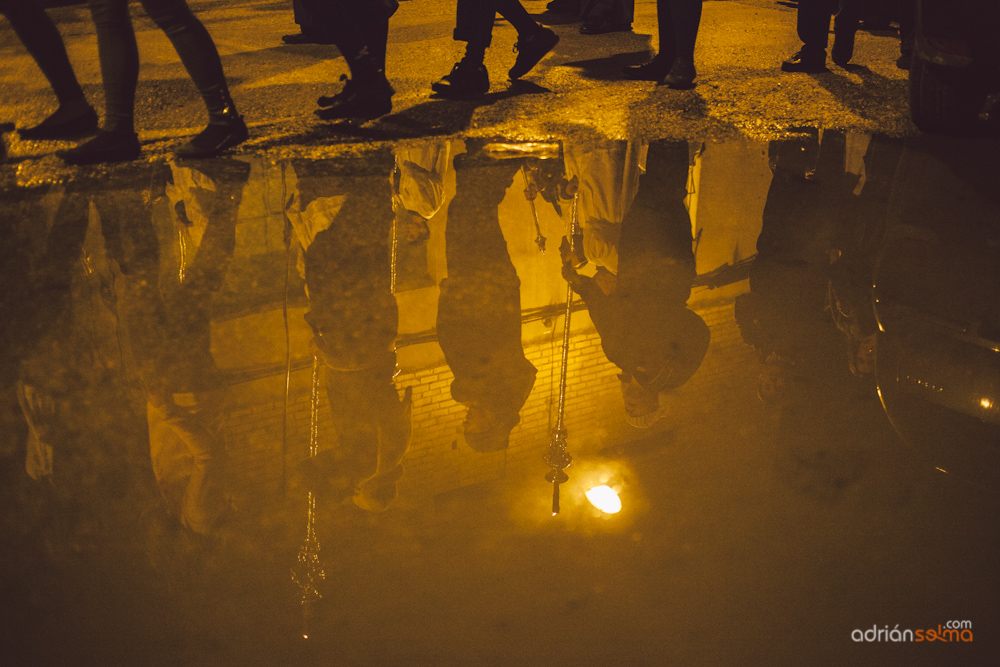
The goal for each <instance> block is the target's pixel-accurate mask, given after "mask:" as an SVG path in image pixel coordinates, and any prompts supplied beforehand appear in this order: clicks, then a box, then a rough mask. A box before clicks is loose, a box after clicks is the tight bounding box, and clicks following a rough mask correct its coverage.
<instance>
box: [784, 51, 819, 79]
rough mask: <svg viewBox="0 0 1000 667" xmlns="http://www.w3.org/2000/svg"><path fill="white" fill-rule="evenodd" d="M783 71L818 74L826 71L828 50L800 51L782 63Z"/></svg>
mask: <svg viewBox="0 0 1000 667" xmlns="http://www.w3.org/2000/svg"><path fill="white" fill-rule="evenodd" d="M781 71H782V72H806V73H808V74H818V73H820V72H826V71H827V69H826V51H823V52H822V53H818V54H812V53H806V52H804V51H799V52H798V53H796V54H795V55H793V56H792V57H791V58H789V59H788V60H786V61H785V62H783V63H781Z"/></svg>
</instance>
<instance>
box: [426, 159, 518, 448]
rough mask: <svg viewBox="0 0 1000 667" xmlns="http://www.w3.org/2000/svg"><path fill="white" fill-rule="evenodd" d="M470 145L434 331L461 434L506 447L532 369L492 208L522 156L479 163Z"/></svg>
mask: <svg viewBox="0 0 1000 667" xmlns="http://www.w3.org/2000/svg"><path fill="white" fill-rule="evenodd" d="M471 150H472V152H470V153H465V154H463V155H459V156H458V157H456V158H455V172H456V177H455V178H456V184H457V190H456V194H455V198H454V199H453V200H452V201H451V204H450V205H449V207H448V227H447V229H446V230H445V242H446V256H447V262H448V278H447V279H445V280H443V281H441V297H440V301H439V302H438V317H437V333H438V342H439V344H440V345H441V350H442V351H443V352H444V356H445V360H446V361H447V362H448V365H449V366H450V367H451V370H452V373H453V374H454V376H455V379H454V381H453V382H452V384H451V395H452V398H454V399H455V400H456V401H457V402H459V403H462V404H463V405H465V406H466V407H468V408H469V410H468V413H467V415H466V420H465V440H466V442H468V443H469V445H470V446H471V447H472V448H473V449H475V450H477V451H483V452H487V451H498V450H501V449H504V448H506V447H507V445H508V442H509V438H510V432H511V430H512V429H513V428H514V426H516V425H517V423H518V422H519V421H520V417H519V413H520V411H521V406H523V405H524V403H525V401H526V400H527V399H528V394H530V393H531V388H532V387H533V386H534V383H535V373H536V370H535V367H534V366H532V365H531V362H529V361H528V360H527V359H526V358H525V356H524V347H523V346H522V344H521V292H520V286H521V281H520V280H519V279H518V277H517V273H516V272H515V270H514V264H513V263H512V262H511V260H510V255H509V254H508V252H507V243H506V241H505V240H504V237H503V233H502V232H501V231H500V219H499V217H498V215H497V207H498V206H499V205H500V202H501V201H503V198H504V194H505V193H506V191H507V188H508V187H509V186H510V185H511V183H512V182H513V179H514V174H516V173H517V170H518V168H519V167H520V162H516V161H506V162H500V163H492V164H482V163H483V162H486V160H485V158H484V157H483V156H481V155H480V154H478V152H477V151H475V149H471ZM476 162H479V163H480V164H478V165H477V164H476Z"/></svg>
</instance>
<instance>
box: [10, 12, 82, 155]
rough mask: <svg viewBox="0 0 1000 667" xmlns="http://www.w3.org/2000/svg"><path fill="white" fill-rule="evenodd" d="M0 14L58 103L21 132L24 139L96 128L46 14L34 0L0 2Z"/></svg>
mask: <svg viewBox="0 0 1000 667" xmlns="http://www.w3.org/2000/svg"><path fill="white" fill-rule="evenodd" d="M0 14H3V15H4V16H6V17H7V20H8V21H10V25H11V27H13V28H14V32H15V33H17V36H18V37H19V38H20V40H21V42H22V43H23V44H24V48H26V49H28V53H30V54H31V57H32V58H34V59H35V62H36V63H38V68H39V69H40V70H42V74H44V75H45V78H46V79H48V80H49V84H50V85H51V86H52V91H53V92H54V93H55V94H56V99H58V100H59V108H58V109H56V111H55V113H53V114H52V115H51V116H49V117H48V118H46V119H45V120H43V121H42V122H41V123H40V124H38V125H36V126H35V127H29V128H25V129H23V130H21V131H20V134H21V137H22V138H24V139H31V140H35V139H74V138H76V137H81V136H84V135H87V134H91V133H92V132H94V131H95V130H96V129H97V114H96V113H95V112H94V109H93V107H91V106H90V104H88V103H87V99H86V98H85V97H84V96H83V90H82V89H81V88H80V84H79V82H77V80H76V75H75V74H74V73H73V67H72V66H71V65H70V64H69V58H68V57H67V56H66V47H65V46H64V45H63V41H62V37H61V36H60V35H59V31H58V30H57V29H56V26H55V24H54V23H53V22H52V19H50V18H49V15H48V14H46V13H45V10H44V9H42V8H41V7H40V6H39V5H38V4H36V2H35V0H0Z"/></svg>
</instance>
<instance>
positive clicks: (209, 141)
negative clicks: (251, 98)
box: [174, 115, 250, 158]
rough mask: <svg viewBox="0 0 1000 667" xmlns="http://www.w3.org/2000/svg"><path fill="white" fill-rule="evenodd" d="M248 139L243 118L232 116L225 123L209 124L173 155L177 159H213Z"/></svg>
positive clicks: (248, 135)
mask: <svg viewBox="0 0 1000 667" xmlns="http://www.w3.org/2000/svg"><path fill="white" fill-rule="evenodd" d="M249 138H250V133H249V132H247V126H246V123H244V122H243V116H237V115H233V116H232V117H231V118H229V119H228V120H227V122H226V123H209V124H208V127H206V128H205V129H204V130H202V131H201V133H200V134H198V136H196V137H195V138H194V139H192V140H191V141H189V142H187V143H186V144H184V145H183V146H181V147H180V148H178V149H177V150H176V151H174V155H175V156H176V157H179V158H206V157H215V156H216V155H218V154H219V153H221V152H222V151H224V150H226V149H227V148H232V147H233V146H238V145H240V144H242V143H243V142H244V141H246V140H247V139H249Z"/></svg>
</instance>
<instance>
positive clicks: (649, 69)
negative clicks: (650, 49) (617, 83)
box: [622, 54, 673, 81]
mask: <svg viewBox="0 0 1000 667" xmlns="http://www.w3.org/2000/svg"><path fill="white" fill-rule="evenodd" d="M672 65H673V61H670V60H667V57H666V56H662V55H660V54H656V55H655V56H653V59H652V60H650V61H649V62H648V63H643V64H641V65H629V66H628V67H623V68H622V74H623V75H624V76H625V78H626V79H630V80H632V81H662V80H663V78H664V77H666V76H667V74H669V73H670V67H671V66H672Z"/></svg>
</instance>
